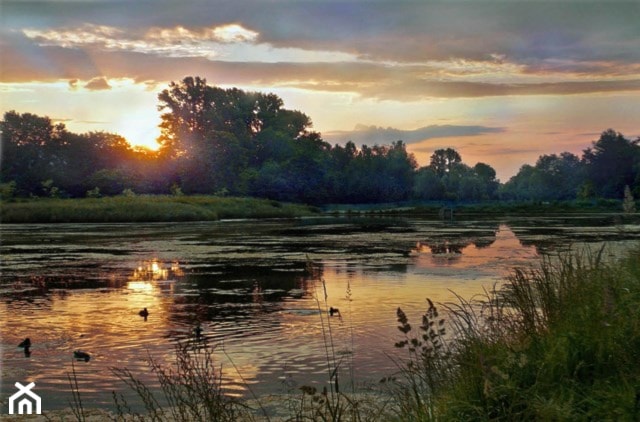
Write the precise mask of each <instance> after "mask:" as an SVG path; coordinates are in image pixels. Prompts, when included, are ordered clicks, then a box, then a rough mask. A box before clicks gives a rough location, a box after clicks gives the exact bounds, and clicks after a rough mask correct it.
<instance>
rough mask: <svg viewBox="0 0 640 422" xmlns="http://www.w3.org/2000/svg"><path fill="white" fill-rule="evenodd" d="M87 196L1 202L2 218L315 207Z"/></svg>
mask: <svg viewBox="0 0 640 422" xmlns="http://www.w3.org/2000/svg"><path fill="white" fill-rule="evenodd" d="M91 195H94V197H89V195H88V198H85V199H45V198H37V199H31V200H22V201H19V202H18V201H16V202H10V203H3V204H2V206H1V207H0V220H1V221H2V222H3V223H70V222H97V223H100V222H143V221H148V222H153V221H211V220H218V219H226V218H292V217H301V216H306V215H312V214H314V213H316V212H317V210H315V209H313V208H310V207H307V206H303V205H295V204H282V203H279V202H275V201H269V200H263V199H252V198H234V197H213V196H169V195H154V196H149V195H118V196H113V197H102V198H97V197H95V195H99V190H98V191H95V190H94V192H93V193H91Z"/></svg>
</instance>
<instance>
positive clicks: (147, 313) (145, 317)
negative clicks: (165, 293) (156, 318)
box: [138, 308, 149, 319]
mask: <svg viewBox="0 0 640 422" xmlns="http://www.w3.org/2000/svg"><path fill="white" fill-rule="evenodd" d="M138 315H140V316H141V317H144V319H147V317H148V316H149V311H147V308H144V309H143V310H141V311H140V312H138Z"/></svg>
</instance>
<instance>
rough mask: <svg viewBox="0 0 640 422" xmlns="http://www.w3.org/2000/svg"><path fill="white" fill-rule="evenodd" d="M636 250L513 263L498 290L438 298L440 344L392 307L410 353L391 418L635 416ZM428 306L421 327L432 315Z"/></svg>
mask: <svg viewBox="0 0 640 422" xmlns="http://www.w3.org/2000/svg"><path fill="white" fill-rule="evenodd" d="M639 256H640V252H639V251H638V250H635V251H633V252H631V253H630V254H629V256H628V257H626V258H623V259H620V260H619V261H616V262H605V260H604V259H603V250H599V251H596V252H582V253H577V254H572V255H561V256H557V257H554V258H545V259H543V261H542V263H541V264H540V266H539V267H538V268H534V269H518V270H515V271H514V273H513V274H512V275H511V276H510V277H509V278H508V279H507V282H506V283H505V284H504V286H503V287H501V288H500V289H496V288H494V289H493V290H491V291H487V292H485V294H484V295H483V296H482V297H477V298H474V299H472V300H469V301H465V300H462V299H461V298H458V299H459V300H458V302H457V303H454V304H445V305H442V307H443V309H444V313H445V314H446V315H447V326H449V327H451V331H452V332H451V333H450V334H451V335H450V336H449V337H448V338H449V339H450V340H449V341H448V343H447V344H446V346H445V342H444V341H443V340H444V339H442V338H441V337H440V332H434V333H433V334H429V333H427V337H424V335H422V336H408V335H409V333H411V332H412V327H411V326H410V324H409V322H408V321H407V320H406V316H404V314H403V313H401V311H400V310H399V312H398V321H399V323H400V326H399V328H400V330H401V331H402V332H403V333H404V335H405V338H404V339H403V340H401V341H400V342H399V344H398V346H399V347H405V348H408V350H409V353H410V355H409V359H408V361H407V362H405V364H404V366H403V367H402V369H403V370H402V371H401V372H400V377H399V379H400V381H399V382H400V386H401V388H399V389H397V390H396V397H397V400H398V403H399V409H400V412H401V413H400V416H399V419H400V420H638V419H639V418H640V359H638V350H640V349H639V348H640V260H639ZM434 308H435V306H434V305H433V304H432V303H431V302H429V308H428V310H427V313H426V314H425V317H424V318H423V326H421V327H420V330H421V331H422V332H423V333H424V332H425V328H426V327H425V324H424V323H425V322H427V323H428V326H430V327H433V326H440V324H441V322H440V321H436V319H437V318H438V317H437V314H436V310H435V309H434ZM434 317H435V318H436V319H434ZM431 338H433V339H434V340H438V343H434V342H433V341H431V340H430V339H431ZM440 341H442V343H440ZM437 344H442V347H436V345H437Z"/></svg>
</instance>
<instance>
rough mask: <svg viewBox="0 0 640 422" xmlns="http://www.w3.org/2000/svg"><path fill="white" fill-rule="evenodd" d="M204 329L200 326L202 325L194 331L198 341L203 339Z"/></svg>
mask: <svg viewBox="0 0 640 422" xmlns="http://www.w3.org/2000/svg"><path fill="white" fill-rule="evenodd" d="M202 331H203V330H202V327H201V326H200V324H198V326H197V327H196V328H194V329H193V334H194V335H195V336H196V338H197V339H199V338H201V337H202Z"/></svg>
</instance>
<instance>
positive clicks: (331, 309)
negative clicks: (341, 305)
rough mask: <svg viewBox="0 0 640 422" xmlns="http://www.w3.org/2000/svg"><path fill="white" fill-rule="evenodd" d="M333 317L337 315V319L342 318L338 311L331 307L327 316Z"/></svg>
mask: <svg viewBox="0 0 640 422" xmlns="http://www.w3.org/2000/svg"><path fill="white" fill-rule="evenodd" d="M334 315H338V316H339V317H341V316H342V315H340V309H338V308H334V307H333V306H332V307H330V308H329V316H334Z"/></svg>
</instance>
